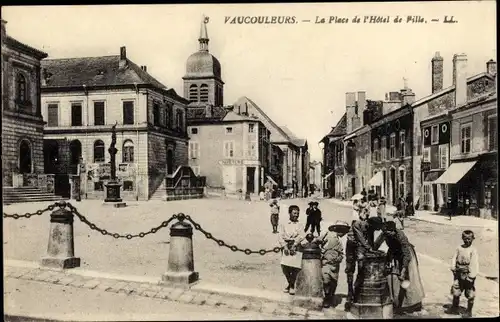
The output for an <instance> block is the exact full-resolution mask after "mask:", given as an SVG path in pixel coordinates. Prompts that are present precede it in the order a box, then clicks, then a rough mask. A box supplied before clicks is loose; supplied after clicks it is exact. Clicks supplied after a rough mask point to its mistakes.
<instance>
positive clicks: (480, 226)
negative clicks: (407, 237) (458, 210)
mask: <svg viewBox="0 0 500 322" xmlns="http://www.w3.org/2000/svg"><path fill="white" fill-rule="evenodd" d="M406 218H407V219H409V220H412V221H423V222H428V223H432V224H436V225H443V226H454V227H468V228H483V229H492V228H491V227H486V226H484V225H475V224H472V225H470V224H460V223H452V222H450V223H445V222H439V221H436V220H432V219H427V218H419V217H418V216H409V217H406Z"/></svg>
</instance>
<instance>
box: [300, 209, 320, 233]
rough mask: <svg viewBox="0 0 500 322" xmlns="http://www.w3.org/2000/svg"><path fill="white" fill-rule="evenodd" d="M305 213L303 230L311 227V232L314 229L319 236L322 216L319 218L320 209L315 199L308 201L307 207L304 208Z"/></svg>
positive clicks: (305, 230)
mask: <svg viewBox="0 0 500 322" xmlns="http://www.w3.org/2000/svg"><path fill="white" fill-rule="evenodd" d="M306 215H307V222H306V228H305V229H304V232H307V231H308V230H309V227H311V234H314V231H315V230H316V231H317V232H318V236H319V235H320V233H321V226H320V222H321V220H322V218H321V210H319V208H318V202H317V201H310V202H309V208H307V210H306Z"/></svg>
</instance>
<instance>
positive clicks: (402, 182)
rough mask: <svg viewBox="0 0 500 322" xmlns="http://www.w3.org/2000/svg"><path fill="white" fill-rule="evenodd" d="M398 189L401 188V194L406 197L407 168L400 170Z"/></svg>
mask: <svg viewBox="0 0 500 322" xmlns="http://www.w3.org/2000/svg"><path fill="white" fill-rule="evenodd" d="M398 190H399V196H400V197H404V196H405V170H403V169H400V170H399V180H398Z"/></svg>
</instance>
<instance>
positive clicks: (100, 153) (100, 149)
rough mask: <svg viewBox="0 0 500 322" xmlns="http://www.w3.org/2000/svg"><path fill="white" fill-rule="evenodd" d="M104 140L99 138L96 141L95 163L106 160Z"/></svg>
mask: <svg viewBox="0 0 500 322" xmlns="http://www.w3.org/2000/svg"><path fill="white" fill-rule="evenodd" d="M104 150H105V149H104V142H102V141H101V140H97V141H95V142H94V163H97V162H104Z"/></svg>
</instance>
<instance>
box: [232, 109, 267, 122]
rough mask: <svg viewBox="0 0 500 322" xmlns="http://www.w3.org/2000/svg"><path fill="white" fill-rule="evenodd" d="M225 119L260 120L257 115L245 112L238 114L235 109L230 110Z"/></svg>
mask: <svg viewBox="0 0 500 322" xmlns="http://www.w3.org/2000/svg"><path fill="white" fill-rule="evenodd" d="M224 121H257V122H258V121H259V118H258V117H257V116H247V115H244V114H238V113H235V112H233V111H228V112H227V113H226V116H225V117H224Z"/></svg>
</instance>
